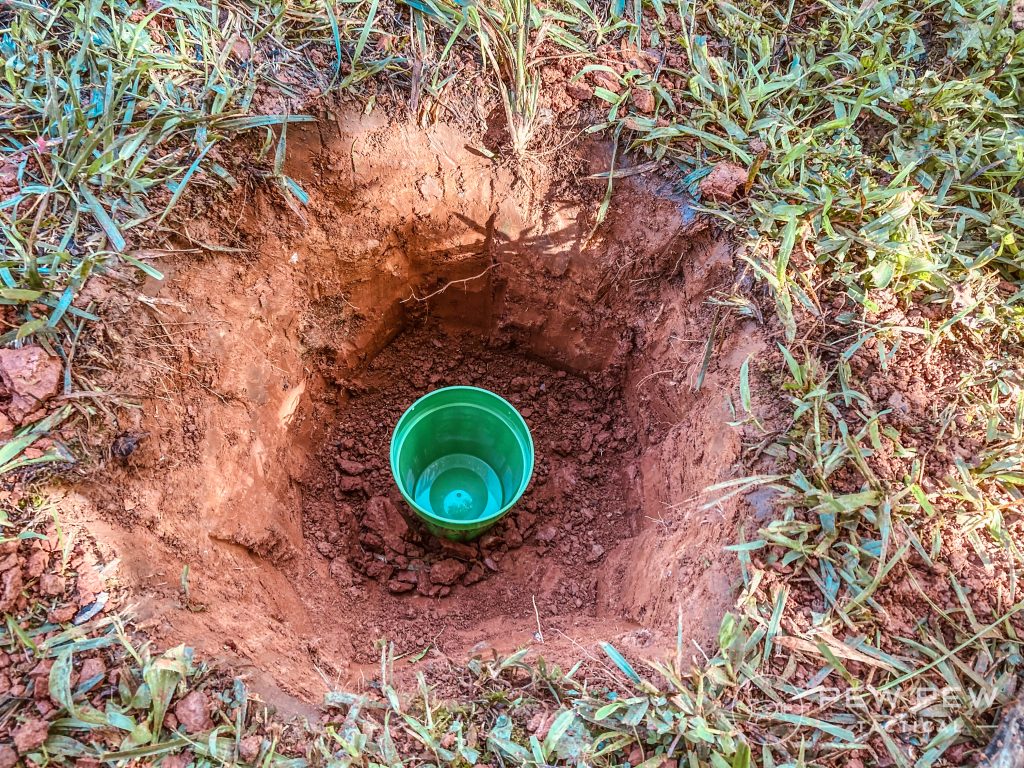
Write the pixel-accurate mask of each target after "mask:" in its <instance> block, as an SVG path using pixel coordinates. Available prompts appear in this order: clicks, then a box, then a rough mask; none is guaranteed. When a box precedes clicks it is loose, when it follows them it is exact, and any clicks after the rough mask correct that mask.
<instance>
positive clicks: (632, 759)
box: [626, 744, 644, 768]
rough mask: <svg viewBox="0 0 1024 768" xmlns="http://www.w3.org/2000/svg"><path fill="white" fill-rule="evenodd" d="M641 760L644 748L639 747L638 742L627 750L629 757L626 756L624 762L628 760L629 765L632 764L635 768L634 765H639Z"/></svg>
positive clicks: (642, 759)
mask: <svg viewBox="0 0 1024 768" xmlns="http://www.w3.org/2000/svg"><path fill="white" fill-rule="evenodd" d="M643 761H644V750H643V748H642V747H640V745H639V744H637V745H634V747H633V748H632V749H631V750H630V751H629V757H627V758H626V762H628V763H629V764H630V765H632V766H633V768H636V766H638V765H640V763H642V762H643Z"/></svg>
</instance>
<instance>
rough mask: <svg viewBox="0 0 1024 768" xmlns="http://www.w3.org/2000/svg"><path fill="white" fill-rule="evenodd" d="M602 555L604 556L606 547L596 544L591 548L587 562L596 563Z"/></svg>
mask: <svg viewBox="0 0 1024 768" xmlns="http://www.w3.org/2000/svg"><path fill="white" fill-rule="evenodd" d="M602 557H604V547H602V546H601V545H600V544H595V545H594V546H592V547H591V548H590V554H589V555H587V562H588V563H596V562H597V561H598V560H600V559H601V558H602Z"/></svg>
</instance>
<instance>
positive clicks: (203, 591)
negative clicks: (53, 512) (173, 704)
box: [69, 112, 762, 699]
mask: <svg viewBox="0 0 1024 768" xmlns="http://www.w3.org/2000/svg"><path fill="white" fill-rule="evenodd" d="M288 139H289V158H288V161H287V162H286V164H285V169H284V171H285V173H287V174H288V175H289V176H290V177H292V178H293V179H296V180H297V181H298V182H299V183H301V184H302V186H303V187H304V188H305V189H306V190H307V192H308V193H309V195H310V202H309V205H308V206H306V207H305V208H301V209H293V208H292V207H289V206H287V205H285V204H284V203H283V201H282V200H281V197H280V193H279V191H277V190H276V189H273V188H269V187H266V186H263V185H260V184H244V185H242V186H241V187H240V189H239V190H238V191H237V193H236V196H235V197H234V198H233V199H231V200H229V201H227V202H226V203H224V204H221V205H209V204H208V203H205V202H202V203H197V204H196V208H195V212H194V213H195V215H193V216H191V217H190V218H188V219H187V220H185V221H183V223H182V224H181V226H180V239H178V240H177V241H175V242H176V244H177V245H178V246H179V247H182V248H187V249H190V250H193V251H195V250H198V251H201V255H199V256H195V257H192V258H188V257H178V258H176V259H173V260H167V261H166V263H164V264H162V265H161V268H162V269H164V270H165V272H166V273H167V279H166V281H165V282H164V283H163V284H160V283H156V282H151V283H149V284H147V285H146V286H144V289H143V293H144V294H145V295H146V296H147V300H146V303H145V304H143V305H142V306H141V307H140V306H139V305H137V304H128V303H125V302H124V301H123V300H122V299H119V298H116V295H115V296H113V297H112V298H110V300H109V301H108V304H107V306H106V307H105V311H106V316H107V317H109V318H111V320H112V325H111V327H112V328H114V329H115V331H116V332H117V333H118V334H119V335H120V339H119V344H120V345H121V346H122V348H123V349H124V350H125V353H124V354H123V355H122V356H121V358H120V359H121V360H122V361H123V363H122V364H123V365H124V366H125V367H124V368H123V369H121V370H117V371H113V372H111V373H109V374H106V376H107V378H103V377H102V376H101V375H100V374H97V376H98V377H99V381H98V382H97V384H98V386H104V387H106V388H109V389H115V390H117V391H119V392H121V393H123V394H128V395H134V396H136V397H138V398H139V399H140V401H141V403H142V406H143V407H142V408H139V409H132V410H126V411H124V412H120V413H118V414H116V415H115V418H116V424H114V425H112V428H111V430H110V434H109V435H108V436H107V440H108V441H110V442H111V443H113V442H114V441H115V440H116V439H119V437H121V436H123V435H132V436H135V437H134V438H133V439H137V445H138V447H137V448H136V449H135V450H134V451H132V452H131V453H130V455H124V452H122V451H118V452H113V451H112V452H111V454H110V455H111V459H110V461H109V462H107V463H106V464H105V465H104V466H102V467H99V468H97V470H96V471H95V472H94V474H93V475H92V476H91V477H90V478H88V479H87V480H86V481H85V482H83V483H82V484H80V485H79V486H78V487H76V488H75V489H73V490H72V491H71V492H70V493H69V496H70V498H71V501H73V502H76V503H77V506H78V508H79V509H80V515H81V519H82V520H83V521H84V522H85V523H86V524H88V525H89V526H90V529H91V530H92V532H93V533H94V534H95V535H96V536H97V537H98V538H99V539H100V541H101V544H102V545H103V547H104V548H105V550H106V552H107V555H108V556H109V558H110V559H111V560H113V559H114V558H115V557H117V558H120V561H119V574H120V578H121V580H122V582H123V583H125V584H126V585H128V586H129V587H131V588H132V589H134V590H135V591H136V593H137V594H138V595H139V596H140V598H142V600H141V601H140V603H141V604H142V606H143V615H144V618H145V620H146V623H145V626H146V627H147V628H148V629H149V631H150V632H151V633H153V634H154V635H156V636H157V637H158V638H159V639H160V640H161V641H162V642H167V643H172V642H180V641H185V642H189V643H190V644H194V645H198V646H199V647H200V649H201V650H203V651H205V652H207V653H213V654H215V655H216V654H223V655H225V656H226V657H228V658H229V659H230V660H232V662H234V663H236V664H237V663H239V662H240V661H241V662H243V663H244V662H246V661H248V662H249V663H251V665H252V666H253V667H254V669H255V671H254V672H253V674H254V675H257V677H258V679H264V680H265V681H266V682H267V685H270V684H272V683H273V684H276V685H278V686H281V687H282V688H284V689H285V690H286V691H288V692H289V693H292V694H295V695H297V696H299V697H302V698H306V699H315V698H318V697H319V695H320V694H321V693H322V692H323V690H324V689H325V684H324V683H323V682H322V678H321V677H320V675H318V674H317V673H316V671H314V670H321V671H323V672H324V673H325V674H327V675H328V676H329V677H330V678H331V679H332V680H335V681H343V682H344V683H345V684H349V685H355V684H358V682H359V681H360V680H366V679H367V678H372V677H373V675H374V671H373V670H374V669H375V667H374V666H373V665H374V662H375V661H376V660H377V659H378V658H379V651H378V650H377V649H376V647H375V646H374V643H375V641H377V640H380V639H389V640H392V641H394V642H395V646H396V651H397V652H398V653H399V654H410V658H414V659H419V660H421V661H420V662H419V663H418V664H417V665H408V667H407V668H405V667H403V670H404V673H407V674H411V673H412V672H413V671H415V670H416V669H417V668H418V666H419V664H434V663H436V662H440V663H442V664H443V663H444V662H445V657H456V658H458V657H462V656H464V655H465V654H467V653H475V652H480V649H481V648H486V647H488V646H493V647H495V648H497V649H500V650H511V649H514V648H515V647H517V646H520V645H525V644H534V646H535V650H537V651H538V652H539V653H542V654H543V655H544V656H545V657H547V658H549V659H551V660H552V661H555V662H562V663H572V662H574V661H576V660H578V659H579V657H580V656H581V654H583V653H584V651H582V650H581V648H585V647H586V646H587V645H588V644H591V643H593V642H594V641H596V640H609V641H612V642H614V643H615V644H616V645H617V646H618V647H620V649H621V650H623V651H624V652H626V653H627V654H628V655H629V654H632V655H650V656H659V655H661V653H662V652H663V651H664V650H666V649H668V648H674V647H675V643H676V630H677V626H678V622H679V619H680V616H681V617H682V621H683V631H684V641H685V642H686V643H687V646H688V647H692V642H696V643H705V644H706V643H712V642H714V637H715V633H716V631H717V627H718V624H719V622H720V620H721V616H722V613H723V612H724V610H725V609H726V608H727V607H728V606H729V605H730V604H731V601H732V598H733V595H734V588H735V585H736V583H737V580H738V572H737V569H736V566H735V561H734V559H733V558H732V557H729V556H726V555H724V554H723V552H722V546H723V545H725V544H728V543H732V542H733V541H735V540H736V536H737V526H738V525H739V524H740V521H741V520H742V518H743V504H742V502H740V500H739V499H735V498H734V499H730V500H729V501H727V502H726V503H724V504H721V505H717V506H712V507H706V506H705V505H704V504H703V502H704V501H705V500H706V499H705V498H703V497H702V496H701V494H702V492H703V490H704V489H705V488H706V487H707V486H709V485H711V484H713V483H715V482H718V481H721V480H723V479H728V478H730V477H733V476H735V474H736V472H737V471H738V470H737V469H736V463H737V461H738V451H739V438H738V435H737V434H736V432H735V430H733V429H731V428H730V427H729V426H728V424H727V422H728V420H729V419H730V418H732V415H731V413H730V409H729V398H730V395H731V392H732V388H733V386H734V382H735V380H736V374H737V370H738V368H739V366H740V365H741V363H742V362H743V360H744V359H745V358H746V357H747V356H748V355H750V354H755V353H756V352H757V351H758V350H759V349H760V348H761V345H762V342H761V340H760V338H759V337H758V336H757V335H756V334H755V333H754V331H753V330H752V327H750V326H746V325H742V324H739V323H736V322H734V321H729V322H728V323H726V322H719V323H717V324H715V323H713V321H712V318H713V315H714V311H713V309H712V308H711V307H709V306H708V305H707V303H706V302H707V299H708V297H709V296H710V295H711V294H712V293H713V292H715V291H728V290H729V289H730V287H731V285H732V284H733V282H734V281H735V280H736V274H735V270H734V268H733V263H732V257H731V253H730V251H729V248H728V247H727V246H726V245H725V244H724V243H721V242H719V241H717V240H716V239H715V238H714V236H713V235H712V233H711V232H710V231H708V230H707V229H705V228H702V227H701V226H699V225H698V224H695V219H694V214H693V212H692V210H690V209H689V207H688V203H687V200H686V199H685V198H684V197H680V196H679V195H677V194H676V193H675V192H674V189H673V186H672V185H671V184H670V183H666V182H662V181H659V180H656V179H647V178H646V177H643V176H640V175H637V176H633V177H627V178H623V179H621V180H619V182H618V183H617V187H616V194H615V197H614V199H613V204H612V206H611V209H610V210H609V212H608V218H607V220H606V221H605V223H604V224H602V225H601V227H599V228H598V229H597V231H596V232H594V231H593V224H594V215H595V211H596V209H597V207H598V205H599V204H600V197H601V194H602V193H603V183H600V182H594V181H588V180H587V179H588V177H589V176H590V175H592V174H593V173H595V172H598V171H603V170H606V169H607V167H608V162H609V158H610V148H609V147H607V146H605V145H602V144H580V145H578V146H576V147H574V148H572V149H571V150H567V151H564V152H560V153H558V155H557V156H556V157H552V158H550V162H551V164H550V165H546V166H544V165H539V164H537V163H532V164H529V165H527V166H523V167H518V168H512V167H510V166H509V165H508V164H498V163H494V162H493V161H491V160H490V159H488V158H487V157H484V156H483V155H481V154H480V153H479V152H478V151H477V150H476V149H475V147H478V146H480V137H479V136H472V135H466V134H465V133H462V132H460V131H458V130H456V129H453V128H451V127H448V126H444V125H438V126H434V127H431V128H428V129H420V128H417V127H416V126H413V125H411V124H408V123H404V122H393V121H390V120H388V119H387V118H384V117H381V116H378V115H369V116H367V115H361V114H355V113H350V112H341V113H339V114H338V115H336V116H326V117H325V118H324V119H322V120H321V121H320V122H319V123H318V124H316V125H314V126H312V127H302V126H298V127H296V128H295V130H294V131H292V129H289V137H288ZM118 302H121V303H120V304H119V303H118ZM712 336H713V338H712V352H713V354H711V355H710V356H706V355H705V350H706V349H707V344H708V339H709V337H712ZM83 343H86V342H83ZM456 383H461V384H477V385H480V386H484V387H487V388H489V389H493V390H495V391H497V392H498V393H500V394H502V395H503V396H505V397H507V398H509V399H510V400H511V401H512V402H513V403H514V404H515V405H517V406H518V407H520V408H521V409H522V411H523V413H524V415H525V416H526V419H527V421H528V422H529V424H530V426H531V428H532V429H533V430H534V436H535V438H536V440H537V446H538V451H537V457H538V461H537V473H536V475H535V478H534V482H533V483H532V484H531V488H530V490H529V492H528V494H527V496H526V497H525V498H524V499H523V500H522V502H521V503H520V504H519V505H518V506H517V508H516V511H515V513H514V514H512V515H511V516H510V517H508V518H507V519H506V520H504V521H503V522H502V523H501V525H500V526H498V527H497V528H495V529H494V531H493V532H491V533H490V534H488V536H486V537H484V538H482V539H481V540H479V541H478V542H476V543H474V544H472V545H468V546H466V547H465V548H461V547H453V546H452V545H450V544H445V543H443V542H440V541H438V540H436V539H433V538H431V537H429V536H427V535H426V534H425V533H424V531H423V530H422V528H421V527H420V526H419V523H418V522H417V521H416V520H415V518H414V517H412V516H411V515H410V514H409V511H408V510H407V509H406V508H405V507H404V506H403V504H402V503H401V501H400V499H399V498H398V497H397V495H396V494H395V492H394V490H393V486H392V484H391V481H390V473H389V471H388V464H387V461H388V459H387V444H388V441H389V439H390V434H391V429H392V427H393V425H394V422H395V421H396V420H397V418H398V416H399V415H400V414H401V412H402V411H403V410H404V409H405V408H406V407H407V406H408V405H409V404H410V403H411V402H412V401H413V400H414V399H415V398H416V396H418V395H420V394H423V393H425V392H426V391H429V390H431V389H433V388H436V387H438V386H442V385H444V384H456ZM186 566H187V567H188V569H187V571H185V570H184V569H185V567H186ZM183 573H186V574H187V586H188V591H187V594H184V590H183V587H182V584H183ZM538 629H539V630H540V632H541V634H542V635H543V639H544V642H543V643H540V642H538ZM425 649H430V650H429V652H424V651H425Z"/></svg>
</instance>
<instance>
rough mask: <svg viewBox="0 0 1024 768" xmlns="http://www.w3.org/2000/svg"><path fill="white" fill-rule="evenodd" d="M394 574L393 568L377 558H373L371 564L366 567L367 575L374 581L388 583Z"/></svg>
mask: <svg viewBox="0 0 1024 768" xmlns="http://www.w3.org/2000/svg"><path fill="white" fill-rule="evenodd" d="M394 572H395V569H394V567H393V566H391V565H388V564H387V563H385V562H383V561H381V560H378V559H377V558H373V559H372V560H371V561H370V564H369V565H367V566H366V575H367V576H369V577H370V578H371V579H373V580H374V581H388V580H389V579H390V578H391V575H392V574H393V573H394Z"/></svg>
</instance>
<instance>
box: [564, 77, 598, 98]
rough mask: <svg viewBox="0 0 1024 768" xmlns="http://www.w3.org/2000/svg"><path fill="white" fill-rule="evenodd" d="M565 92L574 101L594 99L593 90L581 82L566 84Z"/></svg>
mask: <svg viewBox="0 0 1024 768" xmlns="http://www.w3.org/2000/svg"><path fill="white" fill-rule="evenodd" d="M565 92H566V93H567V94H569V96H570V97H572V98H574V99H576V101H590V100H591V99H592V98H594V89H593V88H591V87H590V86H589V85H588V84H587V83H584V82H583V81H582V80H576V81H574V82H568V83H566V84H565Z"/></svg>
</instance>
